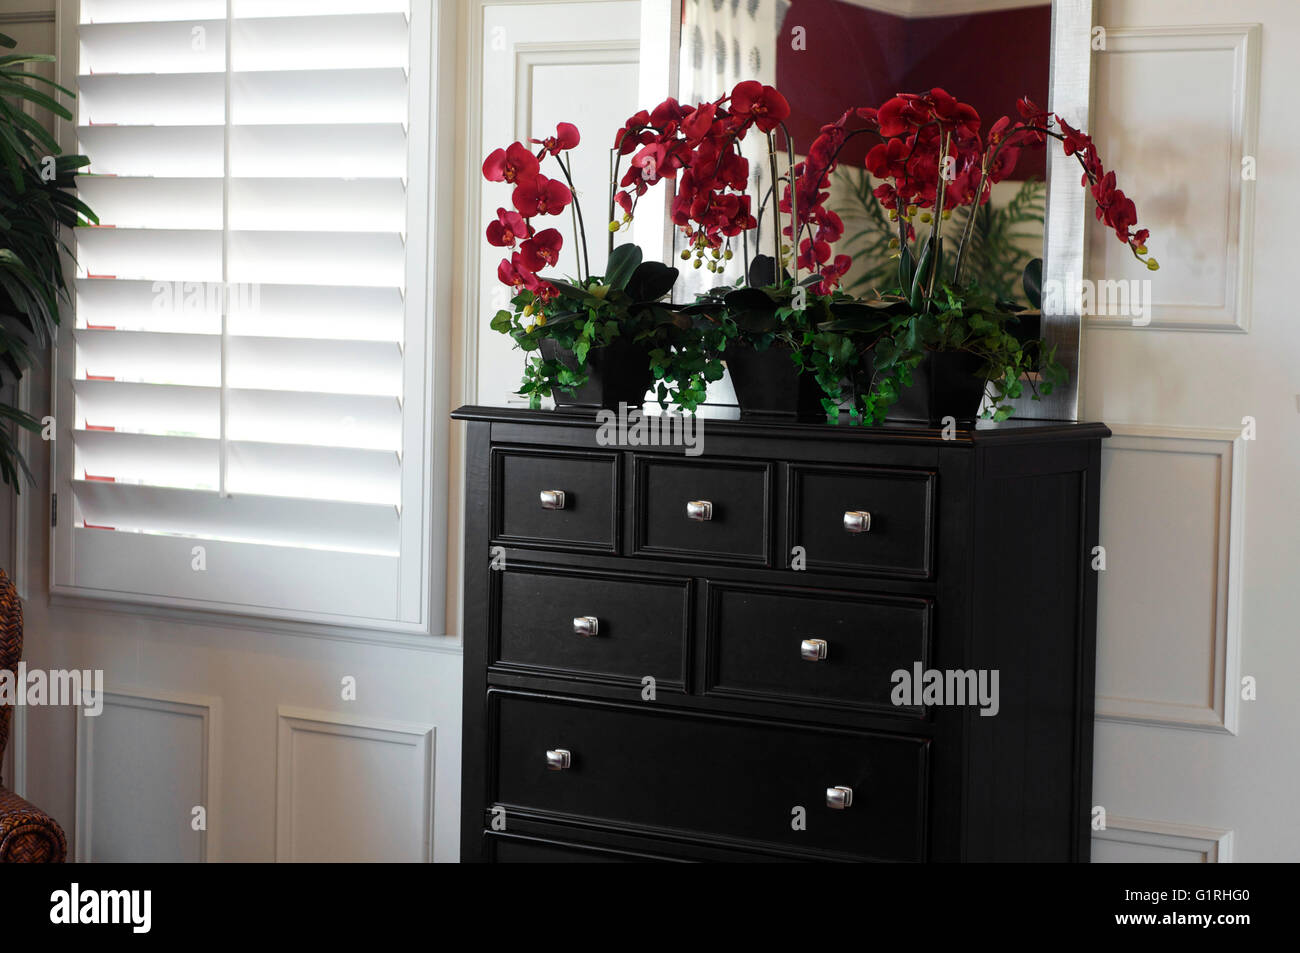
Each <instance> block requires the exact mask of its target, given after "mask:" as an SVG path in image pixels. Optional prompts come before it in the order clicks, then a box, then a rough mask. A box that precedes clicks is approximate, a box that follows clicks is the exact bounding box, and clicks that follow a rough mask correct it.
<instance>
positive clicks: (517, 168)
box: [483, 142, 541, 183]
mask: <svg viewBox="0 0 1300 953" xmlns="http://www.w3.org/2000/svg"><path fill="white" fill-rule="evenodd" d="M540 169H541V163H540V162H538V161H537V156H535V155H533V154H532V153H531V152H529V151H528V149H527V148H526V147H525V146H524V145H523V143H520V142H515V143H512V144H511V145H510V146H509V147H507V148H505V149H497V150H496V151H494V152H492V153H491V154H490V155H488V157H487V158H486V159H484V160H483V177H484V178H485V179H487V180H488V181H489V182H511V183H513V182H517V181H519V180H520V179H524V178H528V177H530V176H534V175H536V174H537V173H538V171H539V170H540Z"/></svg>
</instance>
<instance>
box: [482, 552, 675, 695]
mask: <svg viewBox="0 0 1300 953" xmlns="http://www.w3.org/2000/svg"><path fill="white" fill-rule="evenodd" d="M492 581H493V583H494V585H493V590H494V592H493V622H494V626H493V631H494V632H495V633H496V641H495V643H494V644H495V646H496V652H495V654H494V655H493V658H494V660H495V663H496V665H497V667H505V668H511V669H525V670H532V671H536V672H540V673H544V674H552V673H555V672H560V673H564V674H568V675H573V676H576V677H579V678H589V679H592V680H595V681H606V682H610V681H612V682H625V683H629V684H634V685H636V686H638V687H639V686H640V685H641V680H642V679H643V678H645V677H646V676H647V675H649V676H653V677H654V679H655V681H656V684H657V685H658V686H659V687H661V688H676V689H678V690H681V691H684V690H685V688H686V680H687V677H686V666H687V660H688V659H689V657H690V654H689V642H688V639H687V632H688V631H689V619H690V605H691V599H690V592H691V583H690V580H687V579H672V578H663V579H660V578H655V579H648V578H646V577H645V576H630V575H626V574H623V573H613V572H597V571H593V570H580V569H554V568H549V567H542V566H519V565H518V564H510V565H507V567H506V569H505V570H502V571H499V572H494V573H493V574H492ZM579 618H582V619H584V620H585V619H595V620H596V623H595V630H596V631H595V634H594V635H585V634H579V633H578V631H576V629H577V627H576V625H575V621H576V620H577V619H579Z"/></svg>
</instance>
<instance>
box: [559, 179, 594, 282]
mask: <svg viewBox="0 0 1300 953" xmlns="http://www.w3.org/2000/svg"><path fill="white" fill-rule="evenodd" d="M555 161H556V162H558V163H559V164H560V171H561V172H563V173H564V181H566V182H568V183H569V193H570V194H571V195H572V196H573V219H574V228H575V230H576V231H577V233H578V236H579V237H580V238H581V243H582V262H581V263H580V265H579V269H578V270H579V273H580V274H581V272H582V270H583V267H585V268H586V272H587V275H586V279H584V280H589V279H590V278H591V258H590V256H588V254H587V226H586V225H585V224H584V223H583V221H582V203H580V202H579V201H578V191H577V189H575V188H574V187H573V176H571V175H570V174H569V167H568V166H566V165H565V164H564V160H563V159H561V158H560V157H559V156H558V155H557V156H556V157H555ZM574 257H575V258H576V257H577V253H576V252H575V253H574Z"/></svg>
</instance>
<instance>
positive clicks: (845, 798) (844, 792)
mask: <svg viewBox="0 0 1300 953" xmlns="http://www.w3.org/2000/svg"><path fill="white" fill-rule="evenodd" d="M566 753H567V752H566ZM826 806H827V807H829V808H833V809H835V810H837V811H842V810H844V809H845V808H849V807H852V806H853V788H846V787H843V786H837V787H833V788H827V789H826Z"/></svg>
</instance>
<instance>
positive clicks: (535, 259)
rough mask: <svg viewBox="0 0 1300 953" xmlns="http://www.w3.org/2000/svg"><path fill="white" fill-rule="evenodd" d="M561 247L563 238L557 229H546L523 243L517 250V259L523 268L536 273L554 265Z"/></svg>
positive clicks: (558, 258) (558, 257)
mask: <svg viewBox="0 0 1300 953" xmlns="http://www.w3.org/2000/svg"><path fill="white" fill-rule="evenodd" d="M563 247H564V236H563V235H561V234H560V233H559V231H558V230H557V229H554V228H548V229H546V230H545V231H541V232H538V233H537V234H536V235H534V236H533V237H532V238H530V239H528V241H526V242H524V243H523V245H522V246H521V247H520V249H519V257H520V259H521V260H522V261H523V263H524V267H525V268H527V269H528V270H529V271H532V272H538V271H541V270H542V269H543V268H545V267H546V266H548V265H554V264H556V263H557V262H558V261H559V260H560V249H561V248H563Z"/></svg>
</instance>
